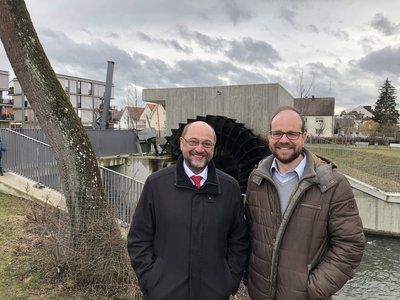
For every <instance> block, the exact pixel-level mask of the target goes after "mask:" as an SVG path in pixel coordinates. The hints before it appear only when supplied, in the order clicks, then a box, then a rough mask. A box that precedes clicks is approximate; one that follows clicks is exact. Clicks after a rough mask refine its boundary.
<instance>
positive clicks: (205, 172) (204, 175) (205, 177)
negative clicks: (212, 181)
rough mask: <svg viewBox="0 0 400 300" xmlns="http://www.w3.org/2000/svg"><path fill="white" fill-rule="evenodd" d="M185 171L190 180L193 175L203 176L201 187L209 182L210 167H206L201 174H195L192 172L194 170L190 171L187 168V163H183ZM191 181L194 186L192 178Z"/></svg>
mask: <svg viewBox="0 0 400 300" xmlns="http://www.w3.org/2000/svg"><path fill="white" fill-rule="evenodd" d="M183 169H184V170H185V173H186V175H187V176H188V177H189V178H190V177H192V176H193V175H197V176H201V177H202V178H201V181H200V186H203V184H204V182H205V181H206V180H207V174H208V166H206V167H205V168H204V170H203V171H201V172H200V173H199V174H195V173H193V172H192V170H190V169H189V167H188V166H187V164H186V162H185V161H183ZM190 180H191V181H192V182H193V184H194V181H193V180H192V178H190Z"/></svg>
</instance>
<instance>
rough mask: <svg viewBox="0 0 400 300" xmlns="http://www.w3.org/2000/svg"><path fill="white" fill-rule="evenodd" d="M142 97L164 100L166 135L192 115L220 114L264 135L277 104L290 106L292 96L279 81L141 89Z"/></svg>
mask: <svg viewBox="0 0 400 300" xmlns="http://www.w3.org/2000/svg"><path fill="white" fill-rule="evenodd" d="M142 97H143V100H144V101H148V102H153V103H160V104H165V108H166V135H170V134H171V129H175V128H178V127H179V123H186V122H187V119H191V118H192V119H195V118H196V116H206V115H220V116H226V117H229V118H232V119H236V121H237V122H238V123H243V124H245V127H246V128H248V129H253V132H254V134H256V135H258V136H261V137H263V138H264V137H265V135H266V133H267V131H268V125H269V120H270V118H271V117H272V115H273V114H274V112H275V110H276V109H277V108H278V107H279V106H285V105H289V106H293V97H292V95H290V94H289V92H288V91H286V90H285V89H284V88H283V87H282V86H281V85H280V84H278V83H273V84H251V85H235V86H217V87H191V88H165V89H145V90H143V96H142Z"/></svg>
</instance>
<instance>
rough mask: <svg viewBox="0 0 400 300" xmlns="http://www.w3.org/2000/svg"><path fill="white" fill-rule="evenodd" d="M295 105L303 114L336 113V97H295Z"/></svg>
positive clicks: (321, 114) (330, 114)
mask: <svg viewBox="0 0 400 300" xmlns="http://www.w3.org/2000/svg"><path fill="white" fill-rule="evenodd" d="M294 107H295V108H296V109H298V110H299V111H300V112H301V113H302V114H303V116H333V115H334V114H335V98H334V97H324V98H317V97H311V98H295V99H294Z"/></svg>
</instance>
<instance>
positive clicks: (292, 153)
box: [269, 143, 303, 164]
mask: <svg viewBox="0 0 400 300" xmlns="http://www.w3.org/2000/svg"><path fill="white" fill-rule="evenodd" d="M280 148H288V149H285V150H281V149H280ZM269 149H270V150H271V153H272V154H273V155H274V156H275V158H276V159H277V160H278V161H280V162H281V163H283V164H289V163H291V162H293V161H294V160H296V159H297V158H298V157H299V156H300V155H301V153H302V151H303V148H302V147H299V148H296V147H295V146H293V145H292V144H287V143H278V144H275V145H274V146H271V145H270V146H269ZM282 151H283V153H282Z"/></svg>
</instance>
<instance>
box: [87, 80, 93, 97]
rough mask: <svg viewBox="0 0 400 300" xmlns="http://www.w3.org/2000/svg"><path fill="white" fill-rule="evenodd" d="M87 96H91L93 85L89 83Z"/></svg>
mask: <svg viewBox="0 0 400 300" xmlns="http://www.w3.org/2000/svg"><path fill="white" fill-rule="evenodd" d="M88 95H93V83H91V82H89V89H88Z"/></svg>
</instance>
